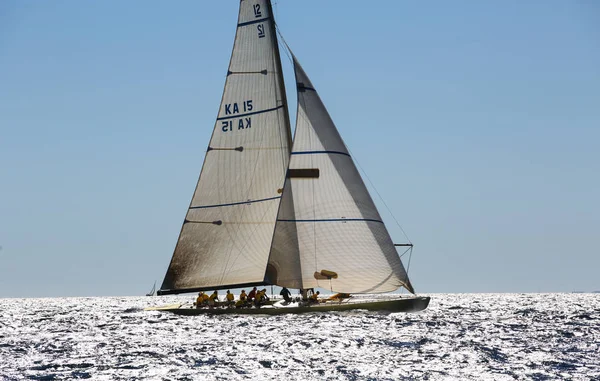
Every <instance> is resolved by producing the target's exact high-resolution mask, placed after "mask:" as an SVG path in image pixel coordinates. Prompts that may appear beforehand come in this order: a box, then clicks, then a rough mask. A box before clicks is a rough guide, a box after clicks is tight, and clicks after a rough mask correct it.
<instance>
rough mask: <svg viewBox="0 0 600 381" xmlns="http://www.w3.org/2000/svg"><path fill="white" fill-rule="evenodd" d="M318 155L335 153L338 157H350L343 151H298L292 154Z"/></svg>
mask: <svg viewBox="0 0 600 381" xmlns="http://www.w3.org/2000/svg"><path fill="white" fill-rule="evenodd" d="M318 153H327V154H329V153H333V154H336V155H345V156H348V157H350V154H347V153H346V152H341V151H297V152H292V153H291V154H292V155H312V154H318Z"/></svg>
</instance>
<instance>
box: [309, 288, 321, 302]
mask: <svg viewBox="0 0 600 381" xmlns="http://www.w3.org/2000/svg"><path fill="white" fill-rule="evenodd" d="M319 294H320V292H319V291H317V292H315V293H314V294H312V295H311V296H310V302H311V303H319Z"/></svg>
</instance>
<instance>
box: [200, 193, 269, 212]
mask: <svg viewBox="0 0 600 381" xmlns="http://www.w3.org/2000/svg"><path fill="white" fill-rule="evenodd" d="M278 198H281V196H275V197H269V198H262V199H260V200H248V201H240V202H232V203H229V204H215V205H202V206H190V209H207V208H218V207H221V206H232V205H243V204H254V203H256V202H263V201H271V200H276V199H278Z"/></svg>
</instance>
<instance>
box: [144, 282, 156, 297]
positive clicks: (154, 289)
mask: <svg viewBox="0 0 600 381" xmlns="http://www.w3.org/2000/svg"><path fill="white" fill-rule="evenodd" d="M155 293H156V282H154V286H152V290H150V292H149V293H147V294H146V296H154V294H155Z"/></svg>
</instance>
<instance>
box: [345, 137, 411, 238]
mask: <svg viewBox="0 0 600 381" xmlns="http://www.w3.org/2000/svg"><path fill="white" fill-rule="evenodd" d="M346 148H347V149H348V152H349V153H350V155H352V157H353V158H354V161H355V162H356V165H357V166H358V168H360V170H361V172H362V173H363V175H365V177H366V178H367V180H368V181H369V184H371V187H372V188H373V190H374V191H375V193H377V196H379V199H380V200H381V202H382V203H383V205H384V206H385V208H386V209H387V211H388V213H390V215H391V216H392V218H393V219H394V222H396V225H398V227H399V228H400V230H401V231H402V234H404V237H405V238H406V240H407V241H408V242H409V243H411V244H412V241H411V240H410V238H408V235H407V234H406V232H405V231H404V229H403V228H402V226H401V225H400V223H399V222H398V220H397V219H396V217H395V216H394V213H392V211H391V209H390V207H389V206H388V205H387V204H386V202H385V200H384V199H383V197H381V194H380V193H379V191H378V190H377V188H375V185H374V184H373V182H372V181H371V179H370V178H369V175H367V172H366V171H365V170H364V169H363V167H362V166H361V165H360V163H359V162H358V159H357V158H356V156H355V155H354V154H353V153H352V151H351V150H350V148H349V147H348V146H346Z"/></svg>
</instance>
